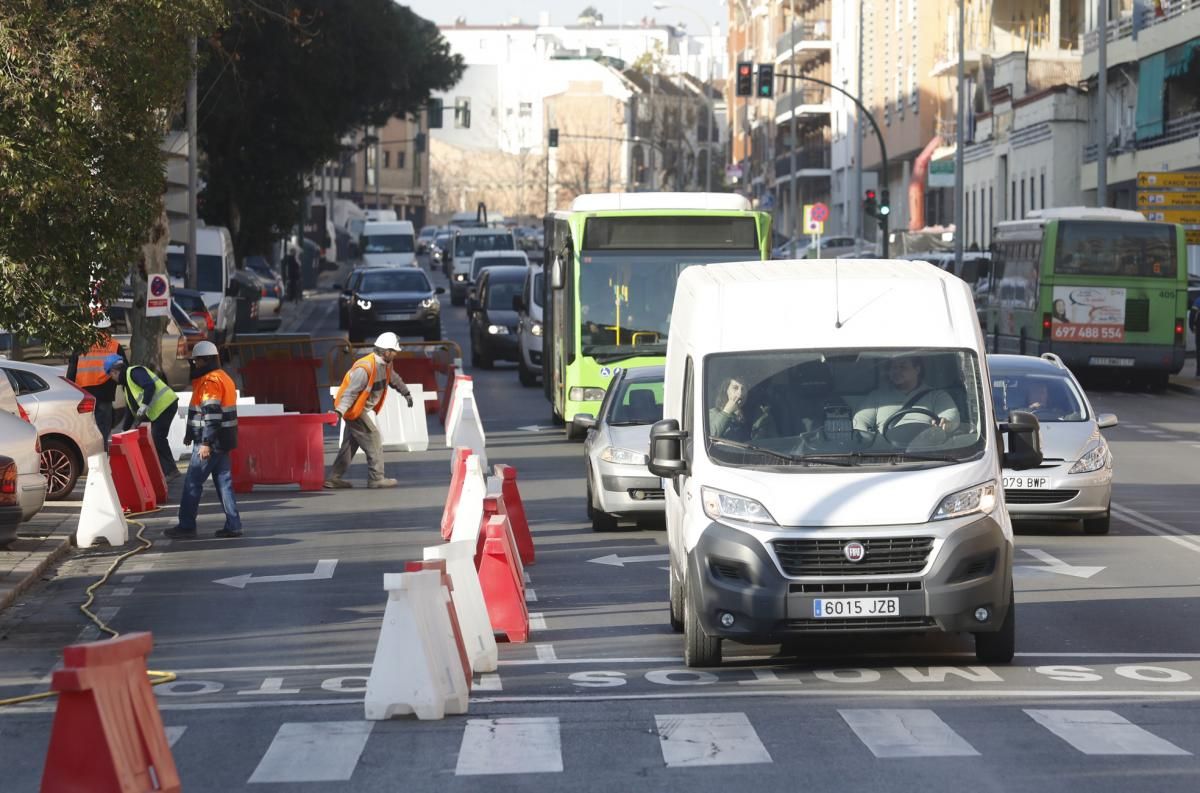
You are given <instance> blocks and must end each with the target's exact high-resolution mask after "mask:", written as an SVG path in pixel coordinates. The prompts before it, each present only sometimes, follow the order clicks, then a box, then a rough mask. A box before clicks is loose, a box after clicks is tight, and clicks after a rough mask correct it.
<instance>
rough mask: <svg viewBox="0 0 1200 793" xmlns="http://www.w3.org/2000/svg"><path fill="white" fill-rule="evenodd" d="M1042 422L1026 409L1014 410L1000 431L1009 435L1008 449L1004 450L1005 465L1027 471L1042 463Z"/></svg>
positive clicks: (1002, 424) (1001, 425)
mask: <svg viewBox="0 0 1200 793" xmlns="http://www.w3.org/2000/svg"><path fill="white" fill-rule="evenodd" d="M1041 428H1042V425H1041V422H1039V421H1038V418H1037V416H1035V415H1033V414H1032V413H1030V412H1028V411H1025V410H1014V411H1013V412H1012V413H1011V414H1010V415H1009V417H1008V421H1006V422H1003V423H1001V424H1000V431H1001V432H1003V433H1005V434H1006V435H1008V451H1006V452H1004V467H1005V468H1011V469H1012V470H1014V471H1027V470H1029V469H1030V468H1037V467H1038V466H1039V465H1041V464H1042V432H1041Z"/></svg>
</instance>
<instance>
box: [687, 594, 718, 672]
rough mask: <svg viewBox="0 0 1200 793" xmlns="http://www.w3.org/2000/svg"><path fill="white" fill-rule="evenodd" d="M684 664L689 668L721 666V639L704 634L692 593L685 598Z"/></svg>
mask: <svg viewBox="0 0 1200 793" xmlns="http://www.w3.org/2000/svg"><path fill="white" fill-rule="evenodd" d="M683 662H684V664H685V665H687V666H689V667H697V666H720V665H721V639H720V637H718V636H709V635H708V634H707V633H705V632H704V628H703V627H702V626H701V625H700V619H699V618H698V617H697V616H696V609H695V607H694V606H693V605H692V598H691V597H690V593H687V594H685V595H684V596H683Z"/></svg>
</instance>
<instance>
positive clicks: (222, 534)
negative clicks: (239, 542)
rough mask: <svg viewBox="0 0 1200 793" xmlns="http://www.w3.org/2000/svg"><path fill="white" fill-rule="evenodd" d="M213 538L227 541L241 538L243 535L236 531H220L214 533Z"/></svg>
mask: <svg viewBox="0 0 1200 793" xmlns="http://www.w3.org/2000/svg"><path fill="white" fill-rule="evenodd" d="M213 536H214V537H220V538H221V539H223V540H226V539H230V538H233V537H241V536H242V533H241V532H240V531H234V530H233V529H220V530H218V531H216V532H214V533H213Z"/></svg>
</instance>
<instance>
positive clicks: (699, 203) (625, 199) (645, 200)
mask: <svg viewBox="0 0 1200 793" xmlns="http://www.w3.org/2000/svg"><path fill="white" fill-rule="evenodd" d="M625 209H724V210H736V211H745V212H749V211H750V200H749V199H747V198H746V197H745V196H740V195H737V194H735V193H590V194H587V195H581V196H579V197H578V198H576V199H575V200H574V201H572V202H571V211H572V212H600V211H604V210H625Z"/></svg>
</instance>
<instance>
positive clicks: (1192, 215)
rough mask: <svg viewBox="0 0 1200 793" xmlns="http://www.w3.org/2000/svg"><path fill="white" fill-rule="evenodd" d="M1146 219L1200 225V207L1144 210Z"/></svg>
mask: <svg viewBox="0 0 1200 793" xmlns="http://www.w3.org/2000/svg"><path fill="white" fill-rule="evenodd" d="M1142 214H1143V215H1145V216H1146V220H1153V221H1157V222H1159V223H1183V224H1184V225H1188V226H1192V225H1196V226H1200V209H1162V210H1158V209H1154V210H1142Z"/></svg>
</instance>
